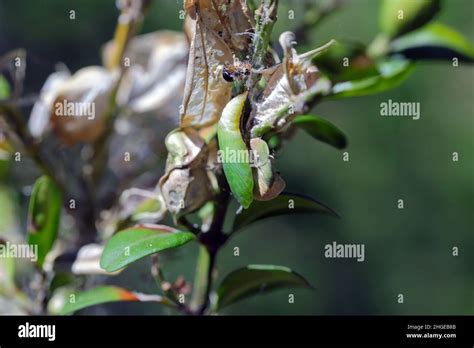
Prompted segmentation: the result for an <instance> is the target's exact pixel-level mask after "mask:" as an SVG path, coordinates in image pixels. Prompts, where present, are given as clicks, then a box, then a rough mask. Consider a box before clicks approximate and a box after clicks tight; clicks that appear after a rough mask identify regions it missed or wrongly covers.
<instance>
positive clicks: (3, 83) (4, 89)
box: [0, 75, 10, 99]
mask: <svg viewBox="0 0 474 348" xmlns="http://www.w3.org/2000/svg"><path fill="white" fill-rule="evenodd" d="M9 96H10V85H9V84H8V81H7V80H6V79H5V77H3V75H0V99H6V98H8V97H9Z"/></svg>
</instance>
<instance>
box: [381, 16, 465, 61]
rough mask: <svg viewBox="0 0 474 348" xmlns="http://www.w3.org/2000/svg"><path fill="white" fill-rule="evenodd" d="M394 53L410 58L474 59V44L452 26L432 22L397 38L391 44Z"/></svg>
mask: <svg viewBox="0 0 474 348" xmlns="http://www.w3.org/2000/svg"><path fill="white" fill-rule="evenodd" d="M390 50H391V52H392V53H401V54H403V55H404V56H405V57H407V58H408V59H413V60H422V59H447V60H452V59H453V58H454V57H456V58H458V59H459V60H460V61H468V62H473V61H474V46H473V45H472V43H471V42H469V40H467V39H466V38H465V37H464V36H462V35H461V34H460V33H458V32H457V31H455V30H453V29H452V28H450V27H448V26H446V25H444V24H441V23H431V24H428V25H426V26H424V27H422V28H420V29H418V30H416V31H413V32H411V33H408V34H406V35H404V36H401V37H399V38H397V39H396V40H394V41H392V42H391V44H390Z"/></svg>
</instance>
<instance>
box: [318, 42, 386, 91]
mask: <svg viewBox="0 0 474 348" xmlns="http://www.w3.org/2000/svg"><path fill="white" fill-rule="evenodd" d="M366 49H367V48H366V46H365V45H363V44H360V43H358V42H350V41H345V42H341V41H338V42H336V43H335V44H334V45H332V46H331V47H329V49H328V50H327V51H325V52H322V53H321V54H319V55H317V56H316V57H314V58H313V59H312V61H311V62H312V63H313V64H314V65H315V66H317V67H318V69H319V70H321V71H322V72H323V74H324V75H326V76H328V77H330V79H331V81H333V82H340V81H350V80H356V79H362V78H367V77H370V76H374V75H377V74H378V71H377V69H376V65H375V62H374V61H373V60H372V58H370V57H369V56H368V55H367V53H366Z"/></svg>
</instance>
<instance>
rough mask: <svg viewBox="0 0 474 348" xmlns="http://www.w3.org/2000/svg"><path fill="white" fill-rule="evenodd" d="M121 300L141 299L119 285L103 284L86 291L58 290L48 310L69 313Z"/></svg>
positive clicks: (60, 313)
mask: <svg viewBox="0 0 474 348" xmlns="http://www.w3.org/2000/svg"><path fill="white" fill-rule="evenodd" d="M60 290H62V289H60ZM120 301H128V302H130V301H132V302H133V301H140V299H139V298H138V296H137V295H136V294H135V293H133V292H131V291H128V290H126V289H123V288H119V287H117V286H101V287H98V288H94V289H91V290H87V291H84V292H74V291H72V290H70V291H58V292H57V293H56V294H55V296H53V298H52V299H51V301H50V302H49V304H48V311H49V312H50V313H51V314H59V315H67V314H72V313H74V312H77V311H79V310H81V309H84V308H87V307H91V306H95V305H99V304H104V303H110V302H120Z"/></svg>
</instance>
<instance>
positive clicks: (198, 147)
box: [159, 128, 212, 215]
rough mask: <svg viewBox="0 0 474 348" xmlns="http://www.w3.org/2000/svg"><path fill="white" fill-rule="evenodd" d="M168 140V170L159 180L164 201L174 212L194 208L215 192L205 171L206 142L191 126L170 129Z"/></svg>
mask: <svg viewBox="0 0 474 348" xmlns="http://www.w3.org/2000/svg"><path fill="white" fill-rule="evenodd" d="M165 144H166V148H167V149H168V159H167V161H166V172H165V175H164V176H163V177H162V178H161V179H160V181H159V186H160V189H161V193H162V195H163V199H164V201H165V204H166V206H167V208H168V210H169V211H170V212H171V213H172V214H175V215H182V214H185V213H188V212H192V211H195V210H197V209H199V208H200V207H202V206H203V205H204V203H206V202H207V201H208V200H209V199H210V198H211V196H212V186H211V182H210V180H209V176H208V174H207V172H206V162H207V159H208V154H209V151H208V148H207V145H206V143H205V142H204V140H203V139H202V138H201V137H200V136H199V133H198V132H197V131H196V130H194V129H192V128H187V129H185V130H178V131H174V132H172V133H170V134H169V135H168V137H167V138H166V141H165Z"/></svg>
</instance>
